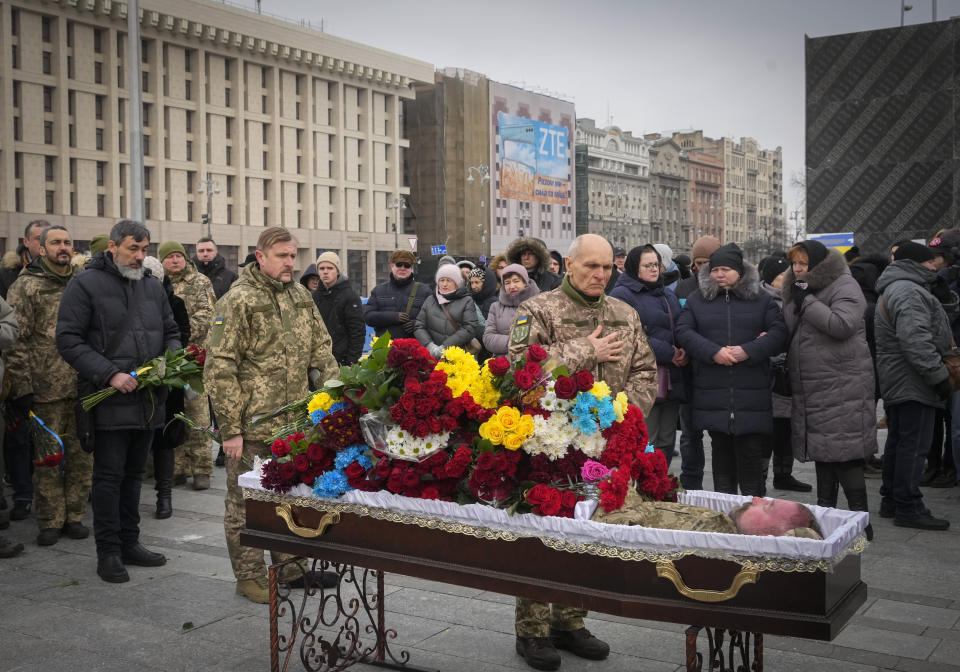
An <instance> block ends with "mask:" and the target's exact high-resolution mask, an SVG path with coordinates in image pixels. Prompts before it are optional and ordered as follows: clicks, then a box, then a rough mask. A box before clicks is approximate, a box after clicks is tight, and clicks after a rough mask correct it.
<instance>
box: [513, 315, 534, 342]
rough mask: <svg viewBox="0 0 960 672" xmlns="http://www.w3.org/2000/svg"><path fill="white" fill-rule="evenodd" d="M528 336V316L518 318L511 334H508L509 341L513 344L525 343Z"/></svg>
mask: <svg viewBox="0 0 960 672" xmlns="http://www.w3.org/2000/svg"><path fill="white" fill-rule="evenodd" d="M529 336H530V316H529V315H524V316H523V317H518V318H517V321H516V322H514V324H513V332H512V333H511V334H510V340H511V342H513V343H526V342H527V337H529Z"/></svg>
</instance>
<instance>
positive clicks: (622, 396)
mask: <svg viewBox="0 0 960 672" xmlns="http://www.w3.org/2000/svg"><path fill="white" fill-rule="evenodd" d="M629 403H630V402H629V400H628V399H627V395H626V393H625V392H617V396H616V397H615V398H614V400H613V412H614V413H616V414H617V422H623V416H624V415H625V414H626V412H627V405H628V404H629Z"/></svg>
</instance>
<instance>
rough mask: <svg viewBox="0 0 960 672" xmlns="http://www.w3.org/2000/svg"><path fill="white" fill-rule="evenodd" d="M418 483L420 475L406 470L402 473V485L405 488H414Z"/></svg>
mask: <svg viewBox="0 0 960 672" xmlns="http://www.w3.org/2000/svg"><path fill="white" fill-rule="evenodd" d="M419 483H420V476H418V475H417V472H415V471H407V472H406V473H404V474H403V486H404V487H405V488H415V487H417V485H418V484H419Z"/></svg>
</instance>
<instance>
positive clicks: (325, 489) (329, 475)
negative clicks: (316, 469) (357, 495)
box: [313, 469, 353, 499]
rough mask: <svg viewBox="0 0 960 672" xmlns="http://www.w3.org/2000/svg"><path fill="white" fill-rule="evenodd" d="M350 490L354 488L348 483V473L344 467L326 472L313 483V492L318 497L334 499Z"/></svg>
mask: <svg viewBox="0 0 960 672" xmlns="http://www.w3.org/2000/svg"><path fill="white" fill-rule="evenodd" d="M348 490H353V488H351V487H350V484H349V483H347V475H346V474H344V473H343V470H342V469H333V470H332V471H327V472H324V473H323V474H322V475H321V476H320V478H318V479H317V480H316V481H314V484H313V494H315V495H316V496H317V497H325V498H330V499H332V498H336V497H339V496H340V495H342V494H343V493H345V492H347V491H348Z"/></svg>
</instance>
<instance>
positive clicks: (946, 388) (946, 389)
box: [933, 378, 953, 401]
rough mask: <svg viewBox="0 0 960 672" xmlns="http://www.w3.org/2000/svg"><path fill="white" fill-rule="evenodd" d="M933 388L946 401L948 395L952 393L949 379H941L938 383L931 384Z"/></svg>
mask: <svg viewBox="0 0 960 672" xmlns="http://www.w3.org/2000/svg"><path fill="white" fill-rule="evenodd" d="M933 389H934V390H935V391H936V393H937V396H938V397H940V398H941V399H943V400H944V401H947V400H949V399H950V395H951V394H953V387H952V386H951V385H950V379H949V378H947V379H946V380H941V381H940V382H939V383H937V384H936V385H934V386H933Z"/></svg>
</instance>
